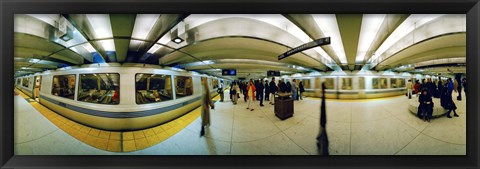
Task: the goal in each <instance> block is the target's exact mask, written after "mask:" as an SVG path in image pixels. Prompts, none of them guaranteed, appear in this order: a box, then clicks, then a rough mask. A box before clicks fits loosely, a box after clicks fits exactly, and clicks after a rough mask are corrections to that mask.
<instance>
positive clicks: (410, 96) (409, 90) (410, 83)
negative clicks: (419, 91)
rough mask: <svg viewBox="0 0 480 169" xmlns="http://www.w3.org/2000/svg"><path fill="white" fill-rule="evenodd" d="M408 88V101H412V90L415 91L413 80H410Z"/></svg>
mask: <svg viewBox="0 0 480 169" xmlns="http://www.w3.org/2000/svg"><path fill="white" fill-rule="evenodd" d="M406 87H407V96H408V99H411V98H412V89H413V84H412V80H408V82H407V86H406Z"/></svg>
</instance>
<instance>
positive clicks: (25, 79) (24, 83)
mask: <svg viewBox="0 0 480 169" xmlns="http://www.w3.org/2000/svg"><path fill="white" fill-rule="evenodd" d="M29 82H30V79H29V78H28V77H27V78H23V81H22V86H23V87H26V88H28V85H30V83H29Z"/></svg>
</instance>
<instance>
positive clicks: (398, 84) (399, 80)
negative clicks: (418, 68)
mask: <svg viewBox="0 0 480 169" xmlns="http://www.w3.org/2000/svg"><path fill="white" fill-rule="evenodd" d="M397 86H398V87H399V88H402V87H405V79H403V78H398V80H397Z"/></svg>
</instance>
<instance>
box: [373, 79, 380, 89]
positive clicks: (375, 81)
mask: <svg viewBox="0 0 480 169" xmlns="http://www.w3.org/2000/svg"><path fill="white" fill-rule="evenodd" d="M379 86H380V85H379V82H378V78H372V89H379Z"/></svg>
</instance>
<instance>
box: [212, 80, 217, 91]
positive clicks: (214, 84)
mask: <svg viewBox="0 0 480 169" xmlns="http://www.w3.org/2000/svg"><path fill="white" fill-rule="evenodd" d="M213 88H214V89H218V80H217V79H213Z"/></svg>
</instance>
